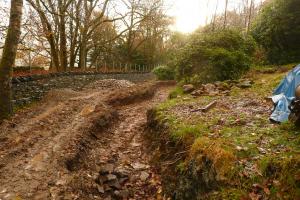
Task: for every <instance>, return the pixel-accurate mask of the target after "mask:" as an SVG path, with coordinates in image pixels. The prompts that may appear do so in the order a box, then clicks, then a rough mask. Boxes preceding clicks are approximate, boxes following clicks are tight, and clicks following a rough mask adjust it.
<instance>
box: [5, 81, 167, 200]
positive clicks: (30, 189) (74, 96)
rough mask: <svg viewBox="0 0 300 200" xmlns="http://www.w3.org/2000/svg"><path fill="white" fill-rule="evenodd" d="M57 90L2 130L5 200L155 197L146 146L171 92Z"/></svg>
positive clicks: (152, 87)
mask: <svg viewBox="0 0 300 200" xmlns="http://www.w3.org/2000/svg"><path fill="white" fill-rule="evenodd" d="M161 85H163V84H145V85H143V86H132V87H129V88H125V89H124V88H123V89H110V90H109V91H108V90H103V89H93V88H91V89H86V90H85V91H83V92H73V91H70V90H57V91H53V92H51V93H50V94H49V95H48V96H47V97H46V98H45V99H44V100H43V101H42V102H41V103H39V104H38V105H35V106H32V107H30V108H28V109H26V110H22V111H20V112H19V113H18V114H16V115H15V116H14V117H13V118H12V119H11V120H9V121H5V122H4V123H3V124H2V125H1V126H0V199H158V198H162V197H160V193H161V189H160V187H161V186H160V178H159V174H158V173H157V172H156V170H155V169H154V168H153V167H152V166H151V165H150V162H149V160H150V157H151V153H149V152H148V151H147V148H146V145H145V144H146V143H145V142H144V140H143V137H142V135H143V132H144V125H145V124H146V112H147V110H148V109H149V108H151V107H152V106H153V105H155V104H156V103H159V102H161V101H163V100H164V99H166V97H167V95H168V91H169V89H170V86H166V84H164V85H165V86H164V87H159V86H161Z"/></svg>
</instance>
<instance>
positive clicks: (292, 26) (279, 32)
mask: <svg viewBox="0 0 300 200" xmlns="http://www.w3.org/2000/svg"><path fill="white" fill-rule="evenodd" d="M252 35H253V37H254V38H255V40H256V41H257V42H258V43H259V44H260V45H261V46H262V47H264V48H265V50H266V53H267V58H268V60H269V62H270V63H271V64H287V63H292V62H298V61H300V53H299V52H300V45H299V44H300V2H299V0H273V1H268V2H267V3H266V5H265V6H264V7H263V10H262V12H261V14H260V15H259V16H258V18H257V19H256V20H255V23H254V25H253V27H252Z"/></svg>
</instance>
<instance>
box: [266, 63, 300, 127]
mask: <svg viewBox="0 0 300 200" xmlns="http://www.w3.org/2000/svg"><path fill="white" fill-rule="evenodd" d="M299 85H300V65H298V66H297V67H295V68H294V69H293V70H292V71H291V72H289V73H288V75H287V76H286V77H285V78H284V79H283V80H282V81H281V83H280V84H279V86H278V87H277V88H276V89H275V91H274V93H273V95H274V96H273V97H272V101H273V102H274V104H275V108H274V111H273V113H272V115H271V117H270V119H271V120H272V121H275V122H285V121H287V120H288V119H289V115H290V113H291V111H290V109H289V105H290V104H291V102H292V101H293V99H294V98H295V90H296V88H297V87H298V86H299Z"/></svg>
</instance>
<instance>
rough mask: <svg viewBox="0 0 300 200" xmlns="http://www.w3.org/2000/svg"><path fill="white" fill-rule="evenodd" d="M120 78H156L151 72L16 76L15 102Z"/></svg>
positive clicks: (16, 104) (132, 79)
mask: <svg viewBox="0 0 300 200" xmlns="http://www.w3.org/2000/svg"><path fill="white" fill-rule="evenodd" d="M103 79H118V80H129V81H132V82H141V81H147V80H151V79H154V76H153V75H152V74H151V73H124V74H113V73H112V74H97V73H89V72H87V73H68V72H67V73H56V74H47V75H32V76H26V77H14V78H13V79H12V83H13V104H14V106H17V107H20V106H24V105H26V104H29V103H31V102H33V101H37V100H40V99H41V98H43V96H44V95H45V94H46V93H47V92H48V91H49V90H51V89H60V88H70V89H72V90H75V91H80V90H82V89H83V88H84V87H85V86H86V85H88V84H90V83H91V82H93V81H96V80H103Z"/></svg>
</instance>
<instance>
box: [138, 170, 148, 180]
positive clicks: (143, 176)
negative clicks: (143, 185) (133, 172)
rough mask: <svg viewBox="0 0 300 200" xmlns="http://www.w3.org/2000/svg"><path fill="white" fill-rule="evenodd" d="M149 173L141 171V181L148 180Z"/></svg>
mask: <svg viewBox="0 0 300 200" xmlns="http://www.w3.org/2000/svg"><path fill="white" fill-rule="evenodd" d="M149 176H150V175H149V174H148V173H147V172H144V171H143V172H141V175H140V179H141V181H146V180H147V179H148V178H149Z"/></svg>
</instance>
